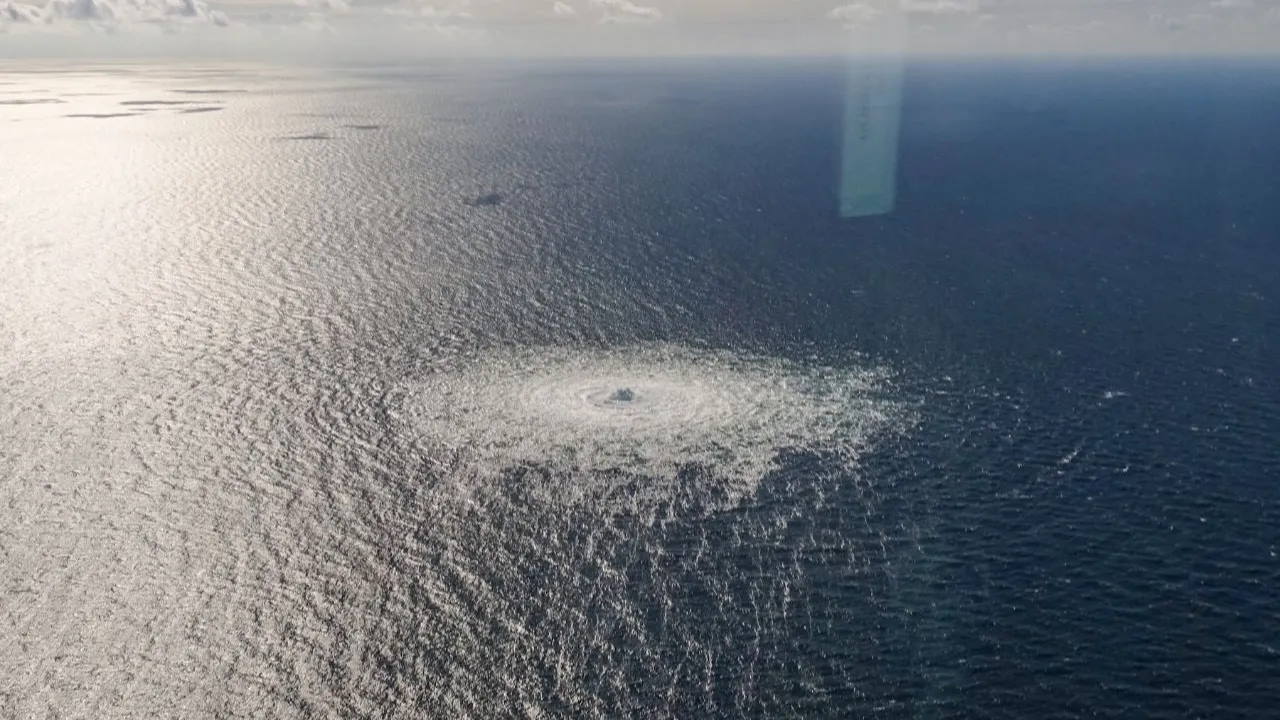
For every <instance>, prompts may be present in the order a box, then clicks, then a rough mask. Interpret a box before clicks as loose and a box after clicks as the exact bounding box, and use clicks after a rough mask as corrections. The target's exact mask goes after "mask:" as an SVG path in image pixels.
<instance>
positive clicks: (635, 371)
mask: <svg viewBox="0 0 1280 720" xmlns="http://www.w3.org/2000/svg"><path fill="white" fill-rule="evenodd" d="M888 385H889V375H888V373H887V372H885V371H883V370H879V369H868V368H832V367H823V366H812V365H806V364H801V363H796V362H791V361H787V360H781V359H777V358H768V357H761V356H752V355H742V354H735V353H728V352H715V351H705V350H698V349H694V348H689V347H683V346H676V345H644V346H632V347H624V348H619V349H614V350H607V351H600V350H579V349H567V348H534V349H522V350H513V351H507V352H502V353H495V354H491V355H488V356H483V357H479V358H475V359H472V360H470V361H468V362H464V363H461V364H459V365H458V366H457V367H454V368H450V369H446V370H443V371H440V372H438V373H436V374H435V375H432V376H431V377H428V378H427V379H425V380H423V381H421V382H418V383H416V384H414V385H413V386H412V387H411V388H410V389H409V403H408V405H409V407H408V413H407V417H408V419H409V420H410V422H411V423H412V425H413V427H414V428H415V430H416V432H418V433H420V438H421V440H422V441H423V442H424V443H426V444H427V447H428V450H429V454H430V455H431V456H432V457H433V459H435V460H436V461H437V462H439V463H440V465H441V466H442V468H443V469H444V470H446V471H447V472H448V473H449V474H451V475H453V476H461V477H467V478H472V479H480V480H483V479H484V478H486V477H488V478H492V477H496V476H498V475H500V474H501V473H502V472H503V471H505V470H508V469H510V468H514V467H522V466H523V467H532V468H534V469H536V470H537V471H538V472H539V473H541V474H542V475H541V476H542V477H550V478H551V480H552V482H550V483H547V484H546V485H548V487H547V488H546V491H547V492H549V493H551V494H553V495H555V496H556V498H555V499H557V500H559V501H562V502H581V501H592V502H602V501H610V500H609V498H612V501H617V500H618V497H617V496H618V491H619V488H620V487H623V486H625V487H626V488H628V490H627V494H626V498H627V502H630V503H636V502H641V503H651V502H662V501H664V500H669V499H670V498H671V497H672V496H673V494H674V493H675V492H676V490H677V486H679V487H681V488H683V489H684V491H685V492H688V491H689V483H690V482H694V483H697V484H702V485H703V486H702V487H700V488H699V487H695V488H693V490H694V492H699V491H705V492H704V493H703V494H704V495H706V496H707V497H708V498H712V499H714V502H715V504H717V505H723V504H725V503H728V504H736V503H737V502H739V501H741V500H742V499H743V498H745V497H747V496H749V495H751V494H752V493H754V491H755V489H756V488H757V486H758V484H759V482H760V480H761V479H762V478H763V477H764V476H765V475H766V474H767V473H768V472H769V471H770V470H771V469H773V468H774V467H776V465H777V463H778V460H779V453H780V452H782V451H783V450H788V449H794V450H800V451H814V452H818V453H821V454H822V455H824V456H825V457H827V458H831V459H833V460H834V461H835V462H837V463H839V464H840V465H842V466H844V467H849V468H851V467H852V466H853V464H854V463H855V462H856V461H857V459H858V457H859V456H860V455H861V454H862V451H863V450H864V449H865V448H866V447H867V445H868V443H869V442H870V440H871V439H872V438H873V437H874V436H876V435H877V434H879V433H882V432H884V431H885V430H888V429H890V428H893V427H895V426H899V425H900V421H901V420H902V419H903V418H904V416H905V413H904V412H903V408H902V406H901V404H900V403H896V402H894V401H891V400H889V399H886V390H887V389H888ZM681 470H692V472H689V473H685V474H684V477H683V479H681V478H680V477H679V476H680V472H681ZM690 478H694V480H692V481H691V480H690ZM637 488H638V489H637ZM637 495H639V496H643V498H644V499H642V500H637V499H636V497H637Z"/></svg>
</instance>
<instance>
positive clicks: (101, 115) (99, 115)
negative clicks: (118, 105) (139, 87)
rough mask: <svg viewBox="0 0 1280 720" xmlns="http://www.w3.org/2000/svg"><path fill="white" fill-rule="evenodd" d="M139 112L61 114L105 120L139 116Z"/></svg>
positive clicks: (70, 116)
mask: <svg viewBox="0 0 1280 720" xmlns="http://www.w3.org/2000/svg"><path fill="white" fill-rule="evenodd" d="M141 114H142V113H140V112H120V113H68V114H67V115H63V117H69V118H92V119H94V120H106V119H107V118H120V117H137V116H139V115H141Z"/></svg>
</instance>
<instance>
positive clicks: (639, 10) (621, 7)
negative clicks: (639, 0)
mask: <svg viewBox="0 0 1280 720" xmlns="http://www.w3.org/2000/svg"><path fill="white" fill-rule="evenodd" d="M591 6H592V7H594V8H597V9H599V10H600V11H601V12H602V13H603V15H602V16H601V18H600V22H603V23H651V22H657V21H659V20H661V19H662V11H661V10H658V8H655V7H649V6H646V5H637V4H635V3H633V2H631V0H591Z"/></svg>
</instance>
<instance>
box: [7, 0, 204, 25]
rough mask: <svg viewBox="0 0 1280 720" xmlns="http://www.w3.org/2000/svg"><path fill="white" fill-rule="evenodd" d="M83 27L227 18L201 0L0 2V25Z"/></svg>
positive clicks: (182, 22)
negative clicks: (70, 25)
mask: <svg viewBox="0 0 1280 720" xmlns="http://www.w3.org/2000/svg"><path fill="white" fill-rule="evenodd" d="M3 23H14V24H30V25H55V24H59V25H60V24H64V23H67V24H70V23H81V24H83V25H88V26H93V27H98V28H106V29H115V28H119V27H126V26H130V25H152V26H161V27H166V28H168V27H174V26H177V25H184V24H205V25H220V26H221V25H227V24H228V22H227V16H226V15H225V14H223V13H221V12H219V11H217V10H212V9H210V7H209V6H208V4H207V3H205V2H203V0H49V2H47V3H45V4H44V5H43V6H40V5H36V4H34V3H21V2H14V1H13V0H7V1H5V2H0V24H3Z"/></svg>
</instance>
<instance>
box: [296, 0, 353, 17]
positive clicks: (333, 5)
mask: <svg viewBox="0 0 1280 720" xmlns="http://www.w3.org/2000/svg"><path fill="white" fill-rule="evenodd" d="M293 3H294V4H295V5H297V6H298V7H303V8H306V9H308V10H313V11H316V12H322V13H333V14H337V15H341V14H345V13H349V12H351V5H350V4H349V3H348V2H347V0H293Z"/></svg>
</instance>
